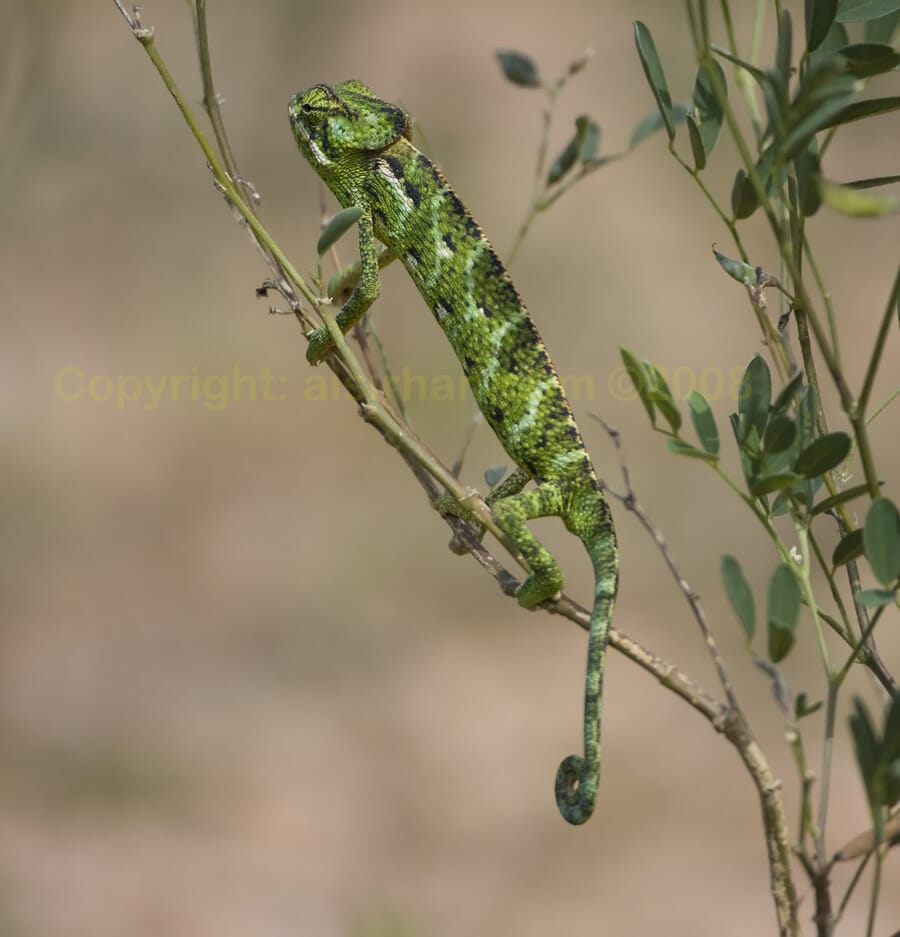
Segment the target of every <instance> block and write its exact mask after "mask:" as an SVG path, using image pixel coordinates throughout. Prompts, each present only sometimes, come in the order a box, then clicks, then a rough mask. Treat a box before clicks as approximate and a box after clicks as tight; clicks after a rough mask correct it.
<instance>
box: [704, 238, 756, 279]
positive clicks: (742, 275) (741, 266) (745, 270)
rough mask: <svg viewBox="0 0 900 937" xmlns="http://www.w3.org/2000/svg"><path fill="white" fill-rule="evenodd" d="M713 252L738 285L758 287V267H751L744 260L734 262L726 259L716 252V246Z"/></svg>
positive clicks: (728, 258)
mask: <svg viewBox="0 0 900 937" xmlns="http://www.w3.org/2000/svg"><path fill="white" fill-rule="evenodd" d="M712 251H713V255H714V256H715V258H716V260H717V261H718V262H719V266H720V267H721V268H722V269H723V270H724V271H725V272H726V273H727V274H728V276H730V277H731V278H732V279H733V280H737V281H738V283H743V284H744V286H755V285H756V283H757V279H758V278H757V274H756V269H757V268H756V267H751V266H750V264H745V263H744V262H743V261H742V260H733V259H732V258H731V257H726V256H725V255H724V254H722V253H720V252H719V251H717V250H716V245H715V244H713V249H712Z"/></svg>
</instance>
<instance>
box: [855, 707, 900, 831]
mask: <svg viewBox="0 0 900 937" xmlns="http://www.w3.org/2000/svg"><path fill="white" fill-rule="evenodd" d="M850 731H851V733H852V735H853V745H854V747H855V749H856V763H857V765H859V771H860V774H861V775H862V780H863V786H864V788H865V791H866V799H867V800H868V803H869V809H870V811H871V813H872V820H873V825H874V828H875V834H876V838H877V839H879V840H880V839H881V838H882V836H881V831H882V826H883V823H884V811H885V810H888V809H890V808H892V807H894V806H895V805H896V804H898V803H900V693H895V694H894V696H893V698H892V699H890V700H889V701H888V703H887V706H886V707H885V713H884V721H883V727H882V729H881V731H879V730H878V727H877V726H876V725H875V722H874V720H873V719H872V717H871V715H870V714H869V711H868V709H867V708H866V705H865V704H864V703H863V702H862V700H860V699H858V698H857V699H854V701H853V712H852V714H851V715H850Z"/></svg>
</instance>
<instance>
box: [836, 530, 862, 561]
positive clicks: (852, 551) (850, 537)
mask: <svg viewBox="0 0 900 937" xmlns="http://www.w3.org/2000/svg"><path fill="white" fill-rule="evenodd" d="M862 555H863V532H862V528H860V529H859V530H851V531H850V533H849V534H847V535H846V537H842V538H841V541H840V543H838V545H837V546H836V547H835V548H834V553H832V554H831V562H832V563H833V564H834V565H835V566H841V565H843V564H844V563H849V562H850V560H855V559H856V558H857V557H860V556H862Z"/></svg>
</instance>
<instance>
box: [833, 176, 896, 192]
mask: <svg viewBox="0 0 900 937" xmlns="http://www.w3.org/2000/svg"><path fill="white" fill-rule="evenodd" d="M895 182H900V175H898V176H872V178H871V179H856V180H854V181H853V182H845V183H844V185H846V186H848V187H849V188H851V189H876V188H878V186H882V185H893V184H894V183H895Z"/></svg>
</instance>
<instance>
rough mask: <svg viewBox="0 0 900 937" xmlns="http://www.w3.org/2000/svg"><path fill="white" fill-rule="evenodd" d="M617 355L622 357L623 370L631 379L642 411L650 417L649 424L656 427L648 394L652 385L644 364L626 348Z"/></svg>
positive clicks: (654, 412)
mask: <svg viewBox="0 0 900 937" xmlns="http://www.w3.org/2000/svg"><path fill="white" fill-rule="evenodd" d="M619 354H620V355H621V356H622V363H623V364H624V365H625V370H626V371H627V372H628V376H629V377H630V378H631V383H632V384H633V385H634V389H635V391H636V393H637V395H638V397H639V398H640V401H641V403H642V404H643V405H644V409H645V410H646V411H647V416H648V417H650V422H651V424H652V425H653V426H656V408H655V407H654V403H653V400H652V398H651V393H650V392H651V386H652V385H651V381H650V375H649V374H648V373H647V369H646V368H645V367H644V362H643V361H641V360H640V359H639V358H637V357H636V356H635V355H634V354H632V353H631V352H630V351H629V350H628V349H627V348H620V349H619Z"/></svg>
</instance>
